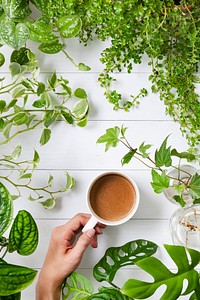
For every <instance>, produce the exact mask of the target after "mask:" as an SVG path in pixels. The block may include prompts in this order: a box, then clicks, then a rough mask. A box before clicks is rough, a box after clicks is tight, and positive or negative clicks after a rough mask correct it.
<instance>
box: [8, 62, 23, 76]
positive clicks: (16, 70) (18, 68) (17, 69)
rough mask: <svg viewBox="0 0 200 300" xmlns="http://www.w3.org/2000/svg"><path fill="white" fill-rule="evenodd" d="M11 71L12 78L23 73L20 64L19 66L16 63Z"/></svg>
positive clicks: (12, 65)
mask: <svg viewBox="0 0 200 300" xmlns="http://www.w3.org/2000/svg"><path fill="white" fill-rule="evenodd" d="M9 69H10V73H11V75H12V77H14V76H16V75H18V74H20V73H21V66H20V64H18V63H16V62H12V63H11V64H10V66H9Z"/></svg>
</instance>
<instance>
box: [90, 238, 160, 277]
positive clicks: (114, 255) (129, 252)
mask: <svg viewBox="0 0 200 300" xmlns="http://www.w3.org/2000/svg"><path fill="white" fill-rule="evenodd" d="M157 248H158V246H157V245H156V244H154V243H153V242H150V241H146V240H135V241H131V242H129V243H127V244H125V245H123V246H120V247H111V248H108V249H107V250H106V252H105V255H104V256H103V257H102V259H101V260H100V261H99V262H98V263H97V264H96V265H95V266H94V268H93V275H94V277H95V279H96V280H97V281H100V282H101V281H107V282H109V283H111V282H112V281H113V279H114V277H115V274H116V273H117V271H118V270H119V269H120V268H122V267H125V266H129V265H134V264H136V262H137V261H139V260H141V259H144V258H146V257H148V256H151V255H153V254H154V253H155V252H156V251H157Z"/></svg>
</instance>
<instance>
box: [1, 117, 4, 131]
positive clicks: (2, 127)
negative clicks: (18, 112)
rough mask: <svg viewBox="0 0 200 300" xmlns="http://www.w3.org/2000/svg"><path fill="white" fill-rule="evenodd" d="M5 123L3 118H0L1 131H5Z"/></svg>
mask: <svg viewBox="0 0 200 300" xmlns="http://www.w3.org/2000/svg"><path fill="white" fill-rule="evenodd" d="M4 125H5V122H4V120H3V119H2V118H0V131H2V130H3V129H4Z"/></svg>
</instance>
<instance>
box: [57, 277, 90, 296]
mask: <svg viewBox="0 0 200 300" xmlns="http://www.w3.org/2000/svg"><path fill="white" fill-rule="evenodd" d="M92 293H93V285H92V282H91V281H90V280H89V279H87V278H86V277H85V276H83V275H81V274H78V273H76V272H73V273H72V274H71V275H70V276H69V277H67V279H66V281H65V283H64V286H63V288H62V300H65V299H68V298H69V297H70V299H71V300H80V299H81V300H86V299H88V297H89V296H90V295H92Z"/></svg>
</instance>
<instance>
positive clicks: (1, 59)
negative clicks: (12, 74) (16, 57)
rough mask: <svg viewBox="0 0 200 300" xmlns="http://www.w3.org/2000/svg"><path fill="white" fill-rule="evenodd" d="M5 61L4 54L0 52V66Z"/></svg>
mask: <svg viewBox="0 0 200 300" xmlns="http://www.w3.org/2000/svg"><path fill="white" fill-rule="evenodd" d="M4 63H5V56H4V55H3V53H0V67H2V66H3V65H4Z"/></svg>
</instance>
